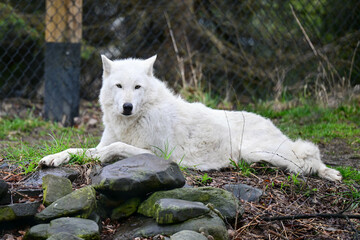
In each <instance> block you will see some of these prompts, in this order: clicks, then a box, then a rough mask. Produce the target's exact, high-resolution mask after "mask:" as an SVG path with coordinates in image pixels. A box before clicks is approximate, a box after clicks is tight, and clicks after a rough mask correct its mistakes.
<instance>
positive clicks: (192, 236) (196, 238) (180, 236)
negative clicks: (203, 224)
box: [170, 230, 208, 240]
mask: <svg viewBox="0 0 360 240" xmlns="http://www.w3.org/2000/svg"><path fill="white" fill-rule="evenodd" d="M170 240H208V238H207V237H205V236H204V235H202V234H200V233H198V232H195V231H190V230H182V231H180V232H177V233H175V234H174V235H172V236H171V237H170Z"/></svg>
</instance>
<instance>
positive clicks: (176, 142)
mask: <svg viewBox="0 0 360 240" xmlns="http://www.w3.org/2000/svg"><path fill="white" fill-rule="evenodd" d="M102 60H103V70H104V72H103V84H102V88H101V91H100V104H101V109H102V112H103V124H104V126H105V129H104V132H103V135H102V138H101V141H100V143H99V145H98V146H97V147H96V148H93V149H88V150H87V151H86V154H87V155H89V156H93V157H98V158H99V159H100V160H101V161H102V162H107V161H111V160H114V159H116V158H119V157H120V158H125V157H129V156H133V155H136V154H141V153H154V152H155V153H156V151H159V149H162V150H163V151H165V149H167V150H168V151H169V152H170V151H172V153H171V159H172V160H173V161H177V162H178V163H180V164H182V165H184V166H186V167H190V168H196V169H200V170H210V169H221V168H224V167H228V166H229V165H230V160H229V159H232V160H233V161H235V162H238V161H239V160H241V159H243V160H245V161H246V162H248V163H253V162H259V161H263V162H267V163H270V164H272V165H274V166H277V167H280V168H283V169H287V170H288V171H290V172H293V173H300V174H318V175H319V176H320V177H322V178H325V179H328V180H332V181H336V180H341V175H340V173H339V172H338V171H336V170H334V169H331V168H328V167H326V166H325V164H324V163H323V162H322V161H321V158H320V151H319V149H318V147H317V146H316V145H314V144H313V143H311V142H308V141H303V140H296V141H292V140H291V139H289V138H288V137H286V136H285V135H284V134H283V133H282V132H281V131H280V130H279V129H278V128H277V127H275V125H274V124H273V123H272V122H271V121H270V120H269V119H266V118H264V117H261V116H259V115H257V114H254V113H250V112H244V111H224V110H214V109H211V108H208V107H206V106H204V105H203V104H201V103H189V102H186V101H185V100H183V99H182V98H181V97H179V96H176V95H174V94H173V92H172V91H171V90H170V89H169V88H167V87H166V85H165V84H164V83H163V82H161V81H160V80H158V79H157V78H156V77H154V75H153V64H154V62H155V60H156V56H154V57H151V58H149V59H146V60H140V59H124V60H116V61H110V60H109V59H107V58H106V57H105V56H102ZM82 151H83V150H82V149H68V150H66V151H63V152H60V153H57V154H54V155H49V156H46V157H44V158H43V159H42V160H41V161H40V165H48V166H58V165H60V164H63V163H66V162H68V161H69V159H70V156H69V153H81V152H82Z"/></svg>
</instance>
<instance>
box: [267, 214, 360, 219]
mask: <svg viewBox="0 0 360 240" xmlns="http://www.w3.org/2000/svg"><path fill="white" fill-rule="evenodd" d="M309 218H344V219H348V218H356V219H360V215H347V214H338V213H318V214H305V215H292V216H275V217H262V218H261V220H264V221H276V220H295V219H309Z"/></svg>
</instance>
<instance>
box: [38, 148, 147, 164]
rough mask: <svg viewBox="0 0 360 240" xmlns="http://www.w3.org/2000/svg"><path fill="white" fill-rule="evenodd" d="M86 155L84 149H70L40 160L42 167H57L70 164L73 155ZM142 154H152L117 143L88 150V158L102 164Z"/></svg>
mask: <svg viewBox="0 0 360 240" xmlns="http://www.w3.org/2000/svg"><path fill="white" fill-rule="evenodd" d="M83 153H84V149H82V148H69V149H67V150H65V151H62V152H59V153H55V154H52V155H48V156H46V157H44V158H43V159H41V160H40V162H39V165H40V166H53V167H57V166H60V165H61V164H64V163H67V162H69V160H70V158H71V154H78V155H81V154H83ZM142 153H151V154H153V153H152V152H151V151H150V150H146V149H142V148H138V147H134V146H131V145H128V144H125V143H122V142H115V143H112V144H110V145H108V146H104V147H101V146H100V147H99V146H98V147H96V148H90V149H88V150H86V152H85V154H86V156H87V157H91V158H99V159H100V161H101V162H103V163H104V162H110V161H113V160H116V159H124V158H127V157H131V156H134V155H138V154H142Z"/></svg>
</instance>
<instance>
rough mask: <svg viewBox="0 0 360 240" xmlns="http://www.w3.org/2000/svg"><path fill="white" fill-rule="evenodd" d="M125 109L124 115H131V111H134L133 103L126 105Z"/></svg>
mask: <svg viewBox="0 0 360 240" xmlns="http://www.w3.org/2000/svg"><path fill="white" fill-rule="evenodd" d="M123 109H124V112H123V114H124V115H131V111H132V110H133V105H132V103H129V102H126V103H124V105H123Z"/></svg>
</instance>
